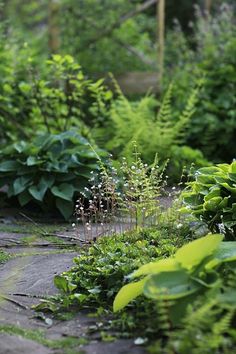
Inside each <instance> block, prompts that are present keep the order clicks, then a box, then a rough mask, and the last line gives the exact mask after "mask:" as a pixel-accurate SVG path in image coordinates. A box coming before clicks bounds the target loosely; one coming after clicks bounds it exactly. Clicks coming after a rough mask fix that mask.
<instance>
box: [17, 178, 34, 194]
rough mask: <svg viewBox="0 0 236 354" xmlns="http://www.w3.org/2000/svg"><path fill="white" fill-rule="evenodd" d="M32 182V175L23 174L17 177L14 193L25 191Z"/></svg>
mask: <svg viewBox="0 0 236 354" xmlns="http://www.w3.org/2000/svg"><path fill="white" fill-rule="evenodd" d="M30 183H31V177H29V176H21V177H18V178H17V179H15V181H14V183H13V190H14V195H18V194H20V193H21V192H23V191H24V190H25V189H26V188H27V187H28V186H29V184H30Z"/></svg>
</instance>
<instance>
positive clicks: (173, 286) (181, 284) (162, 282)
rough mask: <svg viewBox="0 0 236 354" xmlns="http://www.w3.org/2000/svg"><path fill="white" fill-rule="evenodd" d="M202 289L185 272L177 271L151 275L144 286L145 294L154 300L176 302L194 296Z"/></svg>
mask: <svg viewBox="0 0 236 354" xmlns="http://www.w3.org/2000/svg"><path fill="white" fill-rule="evenodd" d="M201 287H202V286H201V285H200V284H199V283H197V282H195V281H194V280H192V279H191V278H190V275H189V274H188V273H187V272H186V271H185V270H177V271H172V272H163V273H160V274H153V275H150V276H149V277H148V278H147V280H146V282H145V284H144V288H143V293H144V295H145V296H147V297H148V298H150V299H154V300H157V299H160V298H162V299H166V300H175V299H179V298H181V297H185V296H188V295H190V294H193V293H195V292H197V291H198V290H199V289H200V288H201Z"/></svg>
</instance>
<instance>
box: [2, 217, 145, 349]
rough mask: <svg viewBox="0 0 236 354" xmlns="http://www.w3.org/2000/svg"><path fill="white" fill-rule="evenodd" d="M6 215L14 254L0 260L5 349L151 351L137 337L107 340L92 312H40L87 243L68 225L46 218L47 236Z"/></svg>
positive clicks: (5, 232)
mask: <svg viewBox="0 0 236 354" xmlns="http://www.w3.org/2000/svg"><path fill="white" fill-rule="evenodd" d="M9 220H10V221H9ZM0 221H1V222H0V250H3V251H4V252H7V253H8V254H9V255H10V259H9V260H8V261H7V262H6V263H4V264H0V296H1V297H0V354H32V353H33V354H76V353H77V354H80V353H81V354H82V353H87V354H111V353H112V354H121V353H122V354H124V353H127V354H128V353H131V354H142V353H145V351H144V349H143V348H142V347H138V346H135V345H134V344H133V341H131V340H117V341H114V342H111V343H106V342H102V341H101V340H100V336H99V333H98V332H97V333H94V334H88V333H89V329H90V328H91V327H92V326H94V325H96V322H97V321H98V319H96V318H92V317H90V316H88V314H86V313H76V314H73V316H71V317H72V318H71V319H68V320H64V321H62V320H55V319H52V318H50V316H45V314H39V313H36V312H35V311H34V310H33V309H32V308H31V307H32V305H34V304H37V303H39V298H43V297H47V296H50V295H53V294H56V293H57V289H56V288H55V287H54V284H53V278H54V276H55V275H56V274H60V273H61V272H63V271H65V270H67V269H69V268H70V267H71V265H72V264H73V258H74V257H75V256H76V255H78V254H79V252H80V247H81V243H80V241H79V240H76V239H75V238H76V235H74V236H73V237H72V238H70V236H71V235H73V232H72V231H71V230H67V228H66V226H65V225H61V226H57V225H56V226H51V225H49V226H48V225H43V226H42V224H40V225H41V226H42V227H43V229H44V230H47V232H48V233H49V234H50V233H51V234H53V236H51V237H45V236H42V233H41V232H40V230H39V229H38V228H37V226H35V225H32V223H30V222H22V220H21V221H19V220H17V219H15V218H10V219H9V218H8V219H5V218H2V219H0ZM57 234H58V235H61V236H63V235H64V236H65V238H63V237H57Z"/></svg>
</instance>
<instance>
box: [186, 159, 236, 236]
mask: <svg viewBox="0 0 236 354" xmlns="http://www.w3.org/2000/svg"><path fill="white" fill-rule="evenodd" d="M235 182H236V162H233V163H231V164H230V165H228V164H220V165H216V166H212V167H205V168H204V167H203V168H200V169H199V170H198V171H197V172H196V173H195V180H194V181H192V182H189V183H188V187H187V188H186V190H185V191H184V192H183V194H182V197H183V201H184V204H185V205H186V208H184V209H183V211H185V212H187V213H189V212H191V213H192V214H194V215H196V216H197V217H198V218H200V219H201V220H202V221H204V222H205V223H207V225H208V227H209V229H210V230H211V231H212V232H221V233H224V234H225V236H226V238H227V239H234V240H235V237H236V236H235V235H236V212H235V211H236V188H235Z"/></svg>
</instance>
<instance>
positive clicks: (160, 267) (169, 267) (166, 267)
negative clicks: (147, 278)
mask: <svg viewBox="0 0 236 354" xmlns="http://www.w3.org/2000/svg"><path fill="white" fill-rule="evenodd" d="M178 269H180V264H179V263H178V262H177V261H176V260H175V259H174V258H167V259H161V260H159V261H157V262H150V263H147V264H144V265H143V266H141V267H140V268H139V269H138V270H136V271H135V272H134V273H132V274H131V277H132V278H136V277H139V276H141V275H148V274H155V273H160V272H169V271H173V270H178Z"/></svg>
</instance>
